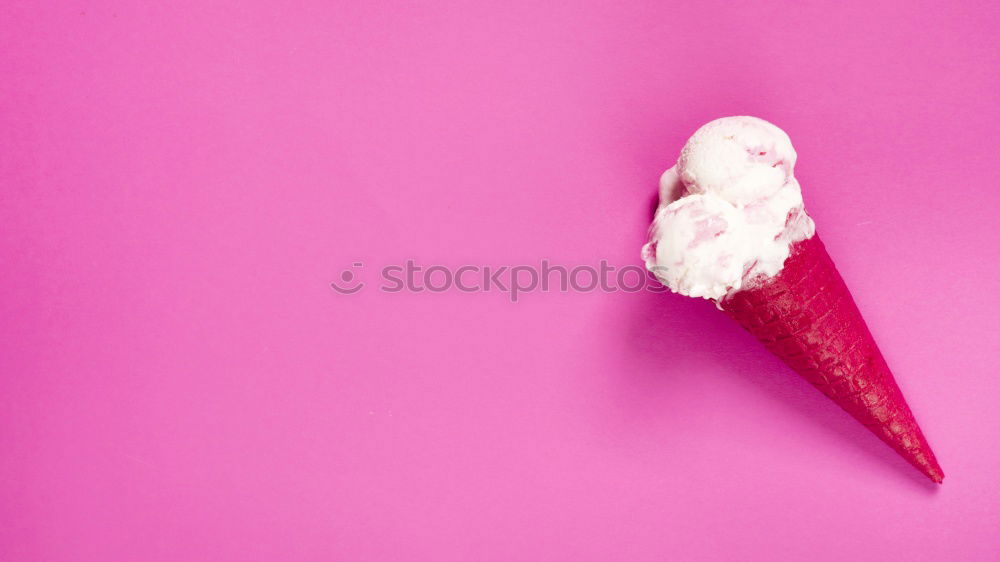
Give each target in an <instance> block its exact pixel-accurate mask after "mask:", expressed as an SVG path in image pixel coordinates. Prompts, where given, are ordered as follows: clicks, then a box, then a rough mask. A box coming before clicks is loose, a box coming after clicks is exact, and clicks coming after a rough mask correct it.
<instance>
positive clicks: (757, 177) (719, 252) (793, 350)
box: [642, 117, 944, 483]
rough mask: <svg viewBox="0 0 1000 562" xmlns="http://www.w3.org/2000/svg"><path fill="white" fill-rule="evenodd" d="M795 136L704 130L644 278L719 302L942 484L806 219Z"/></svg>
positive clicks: (683, 160) (668, 186) (673, 191)
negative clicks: (649, 274) (651, 275)
mask: <svg viewBox="0 0 1000 562" xmlns="http://www.w3.org/2000/svg"><path fill="white" fill-rule="evenodd" d="M795 158H796V154H795V150H794V149H793V148H792V144H791V141H789V139H788V135H786V134H785V133H784V131H782V130H781V129H779V128H777V127H776V126H774V125H772V124H770V123H768V122H766V121H764V120H762V119H757V118H755V117H726V118H723V119H717V120H715V121H712V122H711V123H708V124H707V125H705V126H703V127H702V128H700V129H698V131H697V132H695V134H694V135H693V136H692V137H691V139H690V140H688V142H687V144H685V145H684V148H683V149H682V150H681V155H680V158H679V159H678V161H677V165H676V166H674V167H672V168H670V169H668V170H667V171H666V172H665V173H664V174H663V176H662V177H661V179H660V205H659V207H658V208H657V210H656V215H655V217H654V219H653V224H652V226H651V227H650V230H649V241H648V242H647V243H646V245H645V246H643V249H642V256H643V258H644V259H645V260H646V267H647V268H649V270H650V271H651V272H653V273H654V274H655V275H656V277H657V278H658V279H659V280H660V281H661V282H663V284H664V285H666V286H667V287H669V288H670V289H671V290H673V291H674V292H677V293H681V294H684V295H688V296H691V297H704V298H708V299H712V300H714V301H715V302H716V304H717V306H718V307H719V308H721V309H722V310H724V311H725V312H726V313H727V314H728V315H729V316H731V317H732V318H733V319H735V320H736V321H737V322H739V323H740V325H742V326H743V327H744V328H745V329H746V330H747V331H748V332H750V333H751V334H753V335H754V336H755V337H756V338H757V339H758V340H760V341H761V342H762V343H763V344H764V346H765V347H767V348H768V349H769V350H770V351H771V352H773V353H774V354H775V355H777V356H778V357H780V358H781V360H782V361H784V362H785V364H787V365H788V366H789V367H791V368H792V369H794V370H795V371H796V372H797V373H799V374H800V375H801V376H802V377H803V378H805V379H806V380H807V381H809V382H810V383H811V384H812V385H813V386H815V387H816V388H817V389H819V390H820V391H821V392H823V393H824V394H825V395H826V396H827V397H829V398H830V399H831V400H833V401H834V402H836V403H837V404H838V405H839V406H840V407H841V408H843V409H844V410H845V411H847V412H848V413H849V414H850V415H851V416H853V417H854V418H855V419H856V420H858V421H859V422H861V423H862V424H864V425H865V426H866V427H868V429H870V430H871V431H872V432H873V433H874V434H875V435H877V436H878V437H879V438H880V439H882V441H884V442H885V443H886V444H888V445H889V446H890V447H892V448H893V449H895V450H896V451H897V452H898V453H899V454H900V456H902V457H903V458H904V459H906V460H907V461H909V462H910V464H912V465H913V466H914V467H916V468H917V469H918V470H920V471H921V472H923V473H924V474H925V475H926V476H927V477H928V478H930V479H931V480H933V481H934V482H938V483H940V482H941V481H942V480H943V479H944V472H942V470H941V467H940V465H938V462H937V459H936V458H935V457H934V453H933V452H932V451H931V448H930V445H929V444H928V443H927V439H926V438H925V437H924V434H923V432H922V431H921V429H920V427H919V426H918V425H917V422H916V419H915V418H914V416H913V413H912V412H911V411H910V408H909V406H908V405H907V403H906V400H905V399H904V398H903V394H902V392H901V391H900V389H899V387H898V385H897V384H896V381H895V378H894V377H893V374H892V372H891V371H890V370H889V366H888V364H887V363H886V361H885V359H884V358H883V357H882V353H881V352H880V351H879V348H878V346H877V345H876V344H875V340H874V338H873V337H872V335H871V332H870V331H869V330H868V327H867V325H866V324H865V321H864V318H863V317H862V315H861V312H860V311H859V310H858V307H857V306H856V305H855V303H854V299H853V297H852V296H851V293H850V291H848V289H847V285H846V284H845V283H844V280H843V278H842V277H841V276H840V273H839V272H838V271H837V268H836V266H835V265H834V263H833V260H831V259H830V256H829V254H828V253H827V251H826V247H825V246H824V245H823V242H822V241H821V240H820V239H819V236H818V235H816V229H815V225H814V224H813V221H812V219H811V218H809V215H808V214H806V211H805V206H804V205H803V203H802V192H801V190H800V188H799V183H798V181H797V180H796V179H795V175H794V171H795Z"/></svg>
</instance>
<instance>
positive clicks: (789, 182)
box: [643, 117, 815, 300]
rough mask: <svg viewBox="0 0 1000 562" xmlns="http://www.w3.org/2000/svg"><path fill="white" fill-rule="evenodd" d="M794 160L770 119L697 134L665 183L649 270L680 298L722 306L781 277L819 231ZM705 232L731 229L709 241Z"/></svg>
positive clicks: (648, 250)
mask: <svg viewBox="0 0 1000 562" xmlns="http://www.w3.org/2000/svg"><path fill="white" fill-rule="evenodd" d="M795 158H796V154H795V149H793V148H792V143H791V141H790V140H789V139H788V135H786V134H785V133H784V131H782V130H781V129H779V128H778V127H775V126H774V125H772V124H770V123H768V122H767V121H764V120H763V119H758V118H756V117H726V118H723V119H717V120H715V121H712V122H710V123H708V124H706V125H704V126H703V127H701V128H700V129H698V131H696V132H695V134H694V135H692V137H691V139H690V140H688V142H687V144H685V145H684V148H683V149H682V150H681V155H680V158H679V159H678V161H677V165H676V166H674V167H673V168H671V169H670V170H667V172H666V173H664V174H663V177H662V178H661V180H660V181H661V185H660V206H659V208H658V209H657V213H656V217H655V219H654V221H653V225H652V228H651V229H650V238H649V242H648V243H647V244H646V246H645V247H644V248H643V258H644V259H645V260H646V266H647V267H648V268H649V270H650V271H652V272H653V273H654V274H655V275H656V276H657V277H658V278H659V279H660V281H662V282H663V284H664V285H666V286H667V287H669V288H670V289H671V290H673V291H674V292H678V293H681V294H684V295H688V296H693V297H704V298H708V299H715V300H717V299H720V298H722V297H723V296H725V295H726V294H729V293H731V292H733V291H736V290H739V289H740V288H741V287H743V286H744V284H746V283H748V282H752V280H753V279H754V278H756V277H758V276H765V277H770V276H773V275H775V274H777V273H778V271H780V270H781V266H782V264H783V263H784V261H785V260H786V259H787V258H788V255H789V248H790V245H791V244H792V243H794V242H797V241H799V240H804V239H806V238H808V237H810V236H812V234H813V232H814V231H815V226H814V225H813V221H812V219H810V218H809V215H808V214H806V212H805V209H804V206H803V203H802V192H801V190H800V188H799V183H798V181H797V180H796V179H795V176H794V170H795ZM705 224H715V225H723V224H724V225H725V227H724V228H720V229H718V231H717V232H715V233H714V236H715V239H708V238H705V237H704V233H703V232H702V230H703V226H702V225H705ZM696 233H701V235H699V236H695V234H696ZM682 241H687V242H684V243H682Z"/></svg>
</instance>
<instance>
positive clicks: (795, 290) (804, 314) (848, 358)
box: [719, 235, 944, 483]
mask: <svg viewBox="0 0 1000 562" xmlns="http://www.w3.org/2000/svg"><path fill="white" fill-rule="evenodd" d="M719 304H720V306H721V307H722V309H723V310H725V311H726V312H727V313H728V314H729V315H730V316H731V317H733V318H734V319H736V320H737V321H738V322H739V323H740V324H742V325H743V327H744V328H745V329H746V330H747V331H748V332H750V333H751V334H753V335H754V336H755V337H756V338H757V339H759V340H760V341H761V342H762V343H763V344H764V345H765V346H766V347H767V348H768V349H769V350H771V352H773V353H774V354H775V355H777V356H778V357H780V358H781V359H782V361H784V362H785V363H786V364H787V365H788V366H789V367H791V368H792V369H794V370H795V371H796V372H797V373H798V374H800V375H802V376H803V377H805V379H806V380H808V381H809V382H810V383H812V385H813V386H815V387H816V388H818V389H819V390H820V391H821V392H823V394H825V395H826V396H828V397H829V398H830V399H832V400H833V401H834V402H836V403H837V404H838V405H839V406H840V407H841V408H843V409H844V410H846V411H847V412H848V413H849V414H851V415H852V416H854V418H855V419H857V420H858V421H859V422H861V423H862V424H864V425H865V426H866V427H867V428H868V429H869V430H871V431H872V433H874V434H875V435H877V436H878V437H879V438H880V439H882V441H885V442H886V443H887V444H888V445H889V446H890V447H892V448H893V449H895V450H896V451H897V452H898V453H899V454H900V455H901V456H902V457H903V458H905V459H906V460H907V461H909V462H910V464H912V465H913V466H915V467H916V468H917V469H918V470H920V471H921V472H922V473H924V474H925V475H927V477H928V478H930V479H931V480H933V481H934V482H937V483H941V481H942V480H943V479H944V473H943V472H942V471H941V467H940V466H939V465H938V462H937V459H935V457H934V453H933V452H932V451H931V448H930V445H928V444H927V440H926V439H925V438H924V435H923V432H921V431H920V427H919V426H918V425H917V422H916V420H915V419H914V417H913V413H912V412H910V408H909V406H907V404H906V400H904V398H903V394H902V393H901V392H900V390H899V387H898V386H897V385H896V381H895V379H894V378H893V376H892V372H891V371H890V370H889V366H888V365H887V364H886V362H885V359H884V358H883V357H882V353H881V352H880V351H879V349H878V346H877V345H876V344H875V340H874V339H873V338H872V335H871V332H869V330H868V326H867V325H866V324H865V321H864V319H863V318H862V316H861V313H860V312H859V311H858V308H857V306H856V305H855V304H854V299H853V298H852V297H851V293H850V291H848V289H847V286H846V285H845V284H844V281H843V279H842V278H841V277H840V274H839V273H838V272H837V267H836V266H835V265H834V263H833V261H832V260H831V259H830V256H829V254H827V252H826V248H825V247H824V246H823V242H822V241H820V239H819V236H818V235H813V236H812V237H811V238H807V239H805V240H802V241H800V242H796V243H795V244H794V245H793V246H792V248H791V255H790V256H789V258H788V260H787V261H786V262H785V264H784V267H783V268H782V270H781V272H780V273H779V274H778V275H775V276H774V277H770V278H767V279H763V280H760V281H758V282H757V283H756V284H751V285H750V286H748V287H744V288H743V289H741V290H739V291H736V292H734V293H732V294H730V295H727V296H726V297H725V298H723V299H721V300H720V302H719Z"/></svg>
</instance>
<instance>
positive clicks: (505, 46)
mask: <svg viewBox="0 0 1000 562" xmlns="http://www.w3.org/2000/svg"><path fill="white" fill-rule="evenodd" d="M40 4H42V3H38V2H27V1H23V2H22V1H16V2H10V1H7V2H4V5H3V7H2V8H0V14H2V15H0V26H2V32H0V189H2V200H0V225H2V226H0V255H2V260H3V261H2V263H3V277H2V281H0V289H2V291H0V314H2V317H3V318H4V319H5V320H4V321H3V322H2V323H0V401H2V404H0V510H2V511H0V517H2V521H0V559H3V560H12V561H13V560H16V561H22V560H25V561H33V560H45V561H63V560H65V561H74V562H78V561H90V560H94V561H116V560H144V561H158V560H163V561H167V560H170V561H175V560H214V561H230V560H231V561H251V560H352V561H354V560H361V561H363V560H505V561H506V560H540V559H547V560H664V559H675V560H676V559H683V560H720V559H735V560H761V559H791V560H794V559H799V560H803V559H809V560H847V559H851V560H889V559H892V560H903V559H909V560H945V559H956V560H957V559H960V560H980V559H991V558H992V559H996V557H997V555H998V550H1000V534H998V532H997V530H998V528H1000V487H998V484H997V474H998V473H1000V445H998V443H1000V407H998V404H997V398H998V395H1000V378H998V377H997V376H996V372H995V370H996V363H997V353H998V347H1000V344H998V342H1000V333H998V328H997V324H998V323H997V320H996V318H997V315H998V314H997V313H998V304H1000V300H998V297H997V295H996V287H997V279H998V277H1000V267H998V265H997V263H998V261H997V257H998V253H1000V236H998V234H997V229H996V219H995V215H996V205H997V204H998V203H1000V195H998V193H1000V191H998V187H997V186H998V180H997V172H996V165H997V160H996V155H997V149H998V143H997V131H998V130H1000V110H998V109H997V101H998V100H997V92H998V91H1000V79H998V75H997V68H998V63H1000V60H998V52H1000V48H998V41H997V38H996V31H995V30H996V29H997V27H998V26H1000V11H998V8H997V7H996V4H995V3H993V2H964V3H958V5H949V6H945V5H943V3H941V5H937V6H934V5H932V4H931V3H927V2H916V3H913V2H885V3H870V2H860V1H858V2H846V3H845V2H831V3H816V2H808V3H801V2H788V3H769V4H768V5H764V6H756V7H751V6H749V5H742V4H741V5H740V6H739V7H730V3H729V2H717V3H713V2H683V3H680V2H678V3H674V4H664V3H660V2H652V1H650V2H632V3H627V2H626V3H617V2H616V3H610V2H609V3H602V2H585V3H567V5H566V6H564V7H555V6H550V7H538V6H535V5H534V4H536V3H535V2H528V3H515V4H506V3H504V4H486V3H483V4H481V5H480V6H479V7H469V6H466V5H464V3H454V4H450V5H449V4H445V3H422V4H411V3H405V4H404V3H398V4H395V5H381V3H366V4H370V5H358V4H355V3H342V4H338V3H328V2H307V3H303V2H288V3H286V2H276V1H275V2H271V3H266V2H246V1H244V2H232V3H230V4H228V5H227V4H221V3H215V2H204V1H202V0H198V1H187V2H166V3H162V4H163V6H159V7H157V6H153V5H150V6H146V7H141V8H140V7H136V6H134V5H129V4H128V3H125V2H121V3H113V2H61V3H57V4H60V5H57V6H48V7H43V6H41V5H40ZM151 4H152V3H151ZM293 4H294V6H293ZM376 4H378V5H376ZM876 4H881V5H876ZM838 6H839V7H838ZM844 6H846V7H844ZM731 114H752V115H759V116H761V117H764V118H766V119H769V120H772V121H773V122H775V123H776V124H778V125H779V126H781V127H783V128H784V129H786V130H787V131H788V132H789V134H790V135H791V137H792V139H793V140H794V142H795V146H796V147H797V149H798V151H799V166H798V169H797V175H798V176H799V178H800V180H801V182H802V185H803V186H804V190H805V194H806V202H807V205H808V208H809V210H810V211H811V213H812V215H813V216H814V217H815V218H816V220H817V222H818V224H819V225H820V229H821V231H822V232H823V237H824V240H825V241H826V243H827V246H828V248H829V250H830V252H831V253H832V255H833V256H834V258H835V259H836V260H837V261H838V263H839V265H840V267H841V270H842V272H843V275H844V276H845V278H846V279H847V281H848V283H849V284H850V285H851V286H852V288H853V291H854V294H855V296H856V299H857V301H858V304H859V306H860V307H861V309H862V311H863V312H864V313H865V314H866V317H867V318H868V321H869V324H870V326H871V328H872V330H873V332H874V333H875V335H876V337H877V338H878V340H879V341H880V343H881V345H882V349H883V351H884V353H885V355H886V356H887V358H888V359H889V362H890V364H892V365H893V366H894V368H895V371H896V374H897V377H898V379H899V382H900V385H901V386H902V387H903V390H904V391H905V393H906V395H907V397H908V399H909V401H910V404H911V406H912V407H913V409H914V411H915V412H916V414H917V417H918V419H919V420H920V422H921V424H922V426H923V428H924V431H925V432H926V434H927V436H928V438H929V439H930V441H931V443H932V445H933V446H934V448H935V451H936V453H937V455H938V457H939V459H940V460H941V463H942V465H943V467H944V469H945V472H946V474H947V478H946V480H945V483H944V485H943V486H942V487H936V486H934V485H932V484H930V483H929V482H926V481H924V480H923V479H922V478H923V477H922V476H920V475H919V474H918V473H917V472H916V471H914V470H912V469H911V468H910V467H908V466H907V465H906V464H905V463H904V462H903V461H901V460H900V459H898V458H897V457H896V456H895V454H894V453H893V452H892V451H890V450H889V449H888V448H887V447H885V446H884V445H882V444H881V443H880V442H878V441H877V440H876V439H875V438H874V437H872V436H871V435H870V434H868V433H867V432H866V430H865V429H864V428H862V427H860V426H859V425H858V424H857V423H855V422H854V421H853V420H851V419H849V418H848V417H847V416H846V415H845V414H843V413H842V412H841V411H840V410H838V409H837V408H836V407H835V406H834V405H833V404H831V403H829V402H828V401H827V400H826V399H825V398H823V397H822V396H821V395H819V393H817V392H816V391H814V390H813V389H812V388H811V387H809V386H808V385H807V384H806V383H804V382H803V381H800V380H799V379H797V378H796V376H795V375H794V374H792V373H791V372H789V371H788V370H786V369H785V368H784V367H783V366H782V365H781V364H780V363H779V362H778V361H777V360H776V359H774V358H773V357H770V356H769V355H768V354H767V353H766V352H765V351H764V350H763V349H762V348H760V347H759V345H758V344H757V343H756V342H754V341H752V340H751V338H750V337H749V336H747V335H746V334H744V333H743V332H741V331H740V329H739V328H738V327H737V326H736V325H735V324H733V323H731V321H730V320H728V319H727V318H725V317H724V316H723V315H722V314H720V313H718V312H716V311H714V310H713V308H712V306H711V305H710V304H708V303H706V302H703V301H695V300H688V299H685V298H682V297H678V296H674V295H669V294H666V295H664V294H652V293H638V294H625V293H612V294H608V293H601V292H594V293H586V294H582V293H558V292H555V293H544V294H543V293H534V294H529V295H526V296H525V297H524V298H523V300H522V301H521V302H519V303H516V304H512V303H511V302H509V300H508V299H507V296H506V295H505V294H503V293H497V292H492V293H477V294H462V293H457V292H449V293H444V294H429V293H426V292H424V293H419V294H412V293H409V294H386V293H383V292H380V291H378V290H377V289H375V288H374V287H375V284H377V281H378V279H377V273H378V270H379V269H380V268H381V267H382V266H383V265H388V264H393V263H400V262H401V261H404V260H406V259H408V258H413V259H416V260H418V261H420V262H422V263H424V264H432V263H442V264H446V265H460V264H463V263H478V264H483V265H503V264H515V263H529V264H530V263H537V262H538V260H540V259H542V258H548V259H550V260H552V261H553V262H555V263H561V264H565V265H569V266H573V265H581V264H589V265H596V264H597V263H598V262H599V260H600V259H607V260H609V261H610V262H611V263H613V264H617V265H628V264H637V263H639V259H638V252H639V246H640V245H641V244H642V242H643V240H644V235H645V230H646V225H647V223H648V220H649V213H650V202H651V199H652V197H653V195H654V192H655V185H656V180H657V178H658V176H659V174H660V172H661V171H662V170H663V169H664V168H666V167H667V166H669V165H670V164H671V163H672V162H673V160H674V158H675V157H676V154H677V151H678V150H679V148H680V147H681V145H682V143H683V142H684V140H685V139H686V138H687V136H688V135H689V134H690V133H691V132H693V130H694V129H695V128H697V126H698V125H700V124H701V123H703V122H705V121H707V120H709V119H712V118H715V117H719V116H723V115H731ZM355 261H362V262H364V263H365V268H363V270H356V271H358V272H359V274H360V276H361V278H362V279H363V280H365V281H366V282H368V283H369V284H370V286H369V287H367V288H365V289H364V290H363V291H361V292H360V293H359V294H356V295H353V296H342V295H338V294H336V293H334V292H333V291H332V290H330V288H329V287H328V283H329V282H330V281H333V280H335V279H337V278H338V276H339V275H340V273H341V271H343V270H344V269H345V268H346V269H350V268H351V264H352V263H353V262H355Z"/></svg>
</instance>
